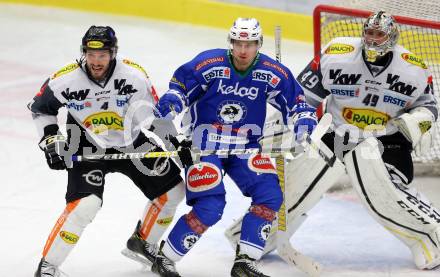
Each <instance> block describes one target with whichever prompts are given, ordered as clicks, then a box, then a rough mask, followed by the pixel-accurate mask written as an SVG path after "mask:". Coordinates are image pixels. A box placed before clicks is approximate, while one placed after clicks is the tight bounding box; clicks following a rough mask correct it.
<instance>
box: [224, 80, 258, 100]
mask: <svg viewBox="0 0 440 277" xmlns="http://www.w3.org/2000/svg"><path fill="white" fill-rule="evenodd" d="M222 81H223V80H220V82H219V83H218V88H217V92H220V93H221V94H225V95H228V94H233V95H236V96H240V97H247V98H249V99H250V100H255V99H256V98H257V96H258V88H256V87H250V88H247V87H240V86H239V85H240V83H239V82H236V83H235V85H232V86H227V85H223V82H222Z"/></svg>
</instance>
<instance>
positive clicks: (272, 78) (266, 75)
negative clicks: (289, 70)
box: [252, 69, 281, 88]
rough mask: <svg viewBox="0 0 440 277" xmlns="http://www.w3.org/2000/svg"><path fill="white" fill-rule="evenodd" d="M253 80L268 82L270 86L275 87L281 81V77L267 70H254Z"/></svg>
mask: <svg viewBox="0 0 440 277" xmlns="http://www.w3.org/2000/svg"><path fill="white" fill-rule="evenodd" d="M252 81H261V82H267V83H268V84H269V86H271V87H272V88H275V87H276V86H277V85H278V84H279V83H280V81H281V79H280V77H278V76H277V75H275V74H273V73H272V72H271V71H267V70H260V69H259V70H254V71H253V72H252Z"/></svg>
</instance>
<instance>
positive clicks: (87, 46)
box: [81, 25, 118, 58]
mask: <svg viewBox="0 0 440 277" xmlns="http://www.w3.org/2000/svg"><path fill="white" fill-rule="evenodd" d="M87 50H110V53H111V55H112V58H115V56H116V52H117V51H118V39H117V38H116V34H115V31H114V30H113V28H112V27H110V26H95V25H93V26H91V27H90V28H89V29H88V30H87V32H86V33H85V35H84V36H83V38H82V43H81V53H82V54H84V53H85V52H86V51H87Z"/></svg>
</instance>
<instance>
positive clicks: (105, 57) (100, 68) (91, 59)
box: [86, 50, 111, 81]
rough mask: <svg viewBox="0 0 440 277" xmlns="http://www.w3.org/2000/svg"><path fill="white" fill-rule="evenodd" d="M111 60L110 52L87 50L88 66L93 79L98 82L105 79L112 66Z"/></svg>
mask: <svg viewBox="0 0 440 277" xmlns="http://www.w3.org/2000/svg"><path fill="white" fill-rule="evenodd" d="M110 60H111V55H110V51H109V50H87V52H86V64H87V68H88V69H89V72H90V74H91V75H92V78H93V79H95V80H97V81H100V80H102V79H104V77H105V75H106V73H107V70H108V68H109V66H110Z"/></svg>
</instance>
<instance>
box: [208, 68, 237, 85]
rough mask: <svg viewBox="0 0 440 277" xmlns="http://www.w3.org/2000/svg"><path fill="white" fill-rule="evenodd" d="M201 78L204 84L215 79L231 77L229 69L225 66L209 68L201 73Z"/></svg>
mask: <svg viewBox="0 0 440 277" xmlns="http://www.w3.org/2000/svg"><path fill="white" fill-rule="evenodd" d="M202 76H203V78H204V79H205V81H206V82H209V81H211V80H212V79H215V78H222V79H229V78H230V77H231V69H230V68H229V67H226V66H216V67H211V68H210V69H208V70H206V71H205V72H203V73H202Z"/></svg>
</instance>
